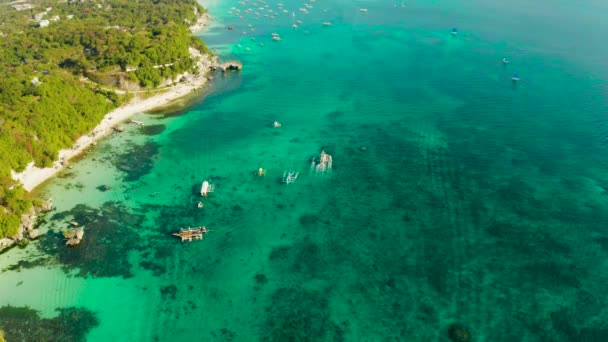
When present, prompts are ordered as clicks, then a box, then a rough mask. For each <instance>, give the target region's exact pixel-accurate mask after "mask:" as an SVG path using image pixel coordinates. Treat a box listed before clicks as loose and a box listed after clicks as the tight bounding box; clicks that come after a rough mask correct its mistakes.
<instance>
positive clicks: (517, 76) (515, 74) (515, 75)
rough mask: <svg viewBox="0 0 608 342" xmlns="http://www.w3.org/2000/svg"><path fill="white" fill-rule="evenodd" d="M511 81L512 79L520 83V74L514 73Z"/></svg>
mask: <svg viewBox="0 0 608 342" xmlns="http://www.w3.org/2000/svg"><path fill="white" fill-rule="evenodd" d="M511 79H512V80H513V81H519V73H518V72H516V73H514V74H513V77H511Z"/></svg>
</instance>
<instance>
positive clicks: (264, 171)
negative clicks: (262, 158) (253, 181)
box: [258, 168, 266, 177]
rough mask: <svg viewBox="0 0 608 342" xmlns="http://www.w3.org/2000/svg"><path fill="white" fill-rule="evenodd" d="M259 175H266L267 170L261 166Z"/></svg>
mask: <svg viewBox="0 0 608 342" xmlns="http://www.w3.org/2000/svg"><path fill="white" fill-rule="evenodd" d="M258 176H259V177H264V176H266V170H264V169H262V168H260V169H259V170H258Z"/></svg>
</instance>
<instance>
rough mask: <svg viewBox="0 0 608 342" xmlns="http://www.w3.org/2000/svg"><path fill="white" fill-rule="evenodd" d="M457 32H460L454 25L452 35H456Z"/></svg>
mask: <svg viewBox="0 0 608 342" xmlns="http://www.w3.org/2000/svg"><path fill="white" fill-rule="evenodd" d="M457 34H458V29H457V28H455V27H454V28H453V29H452V35H453V36H455V35H457Z"/></svg>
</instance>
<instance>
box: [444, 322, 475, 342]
mask: <svg viewBox="0 0 608 342" xmlns="http://www.w3.org/2000/svg"><path fill="white" fill-rule="evenodd" d="M448 336H449V337H450V340H452V341H453V342H470V341H471V332H470V330H469V328H468V327H467V326H465V325H463V324H460V323H453V324H451V325H450V327H449V328H448Z"/></svg>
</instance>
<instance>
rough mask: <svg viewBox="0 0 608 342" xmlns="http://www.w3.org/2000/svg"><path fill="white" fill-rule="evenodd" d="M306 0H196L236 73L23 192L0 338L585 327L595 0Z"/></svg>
mask: <svg viewBox="0 0 608 342" xmlns="http://www.w3.org/2000/svg"><path fill="white" fill-rule="evenodd" d="M308 1H309V2H296V1H293V0H285V1H283V2H282V3H281V4H282V5H279V4H280V2H279V0H266V1H265V2H263V1H261V0H257V1H254V0H248V1H244V0H243V1H242V2H241V3H239V2H237V1H236V0H228V1H214V2H206V3H205V5H206V6H207V7H208V8H209V10H210V13H211V14H212V16H213V17H214V19H215V21H214V23H213V25H212V27H211V28H210V29H209V30H208V31H206V32H205V33H202V34H201V38H202V39H203V40H205V41H206V42H207V43H208V45H209V46H210V47H211V48H212V50H214V51H215V52H216V54H217V55H219V56H220V58H221V59H222V60H229V59H237V60H240V61H242V62H243V63H244V69H243V70H242V72H240V73H228V74H226V75H222V74H220V73H217V74H214V75H213V76H214V79H213V81H212V82H211V83H210V85H209V87H207V89H205V90H204V91H203V92H202V93H199V94H196V95H194V96H192V97H191V98H190V99H187V100H183V101H180V102H178V103H176V104H174V105H173V106H171V107H170V108H167V109H163V110H159V111H157V112H155V113H148V114H141V115H138V116H137V117H136V118H135V119H137V120H141V121H144V122H145V127H143V128H139V127H134V126H129V127H128V129H127V131H126V132H125V133H122V134H117V135H113V136H111V137H109V138H108V139H106V140H104V141H102V142H100V143H98V144H97V146H96V147H95V148H94V149H93V150H91V151H90V152H89V153H87V154H86V155H85V156H83V157H82V158H81V159H80V160H78V161H75V162H74V163H73V164H72V166H73V167H72V168H71V169H67V170H66V171H65V172H63V173H62V174H61V175H60V176H59V177H58V178H56V179H54V180H52V181H51V182H49V183H48V184H46V185H44V186H43V187H41V188H40V189H39V190H38V192H39V193H40V194H41V195H42V196H43V197H45V198H48V197H51V198H53V200H54V202H55V205H56V207H57V209H56V210H55V211H53V212H51V213H50V214H48V215H47V216H46V217H45V218H44V223H43V224H42V226H41V228H42V229H44V230H47V233H46V234H45V235H44V236H43V237H41V238H40V239H39V240H37V241H35V242H32V243H30V244H29V245H28V246H27V247H26V248H23V249H13V250H11V251H9V252H7V253H4V254H3V255H2V256H0V270H1V273H0V306H4V307H2V308H0V327H2V328H3V329H4V330H5V331H6V337H7V340H8V341H11V342H12V341H13V340H15V341H47V340H48V341H85V340H86V341H366V342H367V341H440V342H441V341H444V342H447V341H493V342H502V341H505V342H506V341H518V342H522V341H523V342H532V341H534V342H536V341H551V342H561V341H608V325H607V323H606V322H608V311H607V309H606V308H607V307H608V298H607V297H606V292H607V290H608V267H607V266H608V192H607V190H608V102H607V101H606V97H607V96H608V87H607V84H606V79H607V77H608V72H607V70H608V58H606V57H607V56H608V47H607V45H606V44H604V37H605V36H606V34H608V21H606V20H604V17H605V13H607V11H608V4H607V3H606V2H605V1H588V2H586V3H585V4H584V5H583V4H578V3H575V2H571V1H564V0H552V1H548V0H542V1H536V2H533V3H532V2H530V1H524V0H514V1H490V0H470V1H462V0H433V1H421V0H420V1H418V0H409V1H400V0H369V1H344V0H317V1H314V2H313V1H310V0H308ZM249 8H251V10H250V11H248V10H247V9H249ZM301 8H302V9H306V12H308V13H305V12H304V11H302V10H300V9H301ZM361 9H367V11H361ZM237 10H238V11H237ZM271 10H272V12H271ZM256 12H257V13H259V15H256ZM239 16H242V18H239ZM273 17H275V18H273ZM298 20H300V21H301V23H298V22H297V21H298ZM324 22H327V23H331V25H330V26H329V25H328V26H326V25H323V24H322V23H324ZM294 24H296V25H297V26H298V27H297V28H292V25H294ZM249 25H251V26H249ZM229 26H230V27H231V28H232V29H231V30H229V29H227V27H229ZM454 27H456V28H458V31H459V32H458V34H456V35H453V34H451V31H452V28H454ZM245 33H246V34H245ZM272 33H277V34H278V35H280V37H281V41H272V40H271V37H272V36H271V34H272ZM260 43H263V45H261V44H260ZM503 58H507V59H508V60H510V63H508V64H504V63H502V62H501V60H502V59H503ZM514 73H519V75H520V78H521V80H520V81H518V82H514V81H512V79H511V78H512V75H513V74H514ZM275 120H276V121H280V122H281V124H282V127H280V128H273V127H272V123H273V122H274V121H275ZM321 151H325V152H327V153H329V154H330V155H332V157H333V168H332V170H331V171H330V172H327V173H317V172H314V171H313V170H311V168H310V165H311V160H312V158H313V157H315V156H319V154H320V153H321ZM259 168H264V169H266V171H267V172H266V175H265V176H264V177H258V176H256V171H257V170H258V169H259ZM284 170H297V171H299V177H298V179H297V180H296V182H295V183H293V184H289V185H286V184H281V178H282V175H283V172H284ZM203 180H210V181H211V183H212V184H214V185H215V191H214V192H213V193H211V194H210V195H209V197H208V198H207V199H202V198H201V196H200V194H197V193H196V190H197V189H200V184H201V182H202V181H203ZM104 185H106V186H108V187H109V190H107V191H104V190H105V189H104V188H103V187H102V186H104ZM201 200H202V202H203V204H204V207H203V208H198V207H197V203H198V202H199V201H201ZM74 220H75V221H78V222H79V223H80V224H82V225H83V226H84V227H85V237H84V240H83V243H82V244H81V245H80V246H78V247H76V248H66V247H65V242H64V240H63V237H62V235H61V230H64V229H65V228H67V227H68V225H69V222H70V221H74ZM199 225H205V226H206V227H207V228H208V229H210V230H211V231H210V232H209V233H208V234H206V235H205V238H204V240H203V241H193V242H184V243H182V242H180V241H179V239H177V238H175V237H173V236H171V233H172V232H174V231H177V230H179V228H180V227H188V226H199ZM9 305H10V307H9ZM25 306H28V307H29V308H31V309H33V310H36V311H37V312H34V311H28V310H25V309H23V307H25Z"/></svg>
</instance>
